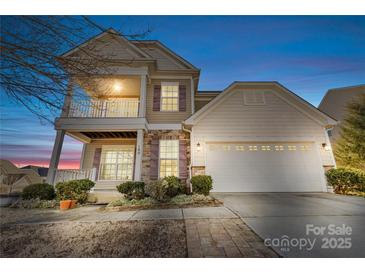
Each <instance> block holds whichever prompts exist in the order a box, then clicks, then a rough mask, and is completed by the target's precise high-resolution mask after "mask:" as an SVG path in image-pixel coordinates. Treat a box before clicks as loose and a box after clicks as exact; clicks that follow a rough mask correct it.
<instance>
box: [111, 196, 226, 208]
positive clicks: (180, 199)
mask: <svg viewBox="0 0 365 274" xmlns="http://www.w3.org/2000/svg"><path fill="white" fill-rule="evenodd" d="M221 205H222V202H221V201H219V200H217V199H215V198H213V197H211V196H205V195H201V194H193V195H186V194H180V195H177V196H175V197H173V198H171V199H170V200H169V201H167V202H159V201H157V200H156V199H153V198H151V197H146V198H144V199H140V200H136V199H132V200H129V199H127V198H122V199H119V200H116V201H113V202H111V203H109V204H108V205H107V206H106V208H105V209H106V210H134V209H149V208H181V207H199V206H221Z"/></svg>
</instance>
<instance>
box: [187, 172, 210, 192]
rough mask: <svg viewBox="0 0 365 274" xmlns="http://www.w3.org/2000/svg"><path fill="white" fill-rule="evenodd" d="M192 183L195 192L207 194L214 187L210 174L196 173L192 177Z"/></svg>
mask: <svg viewBox="0 0 365 274" xmlns="http://www.w3.org/2000/svg"><path fill="white" fill-rule="evenodd" d="M191 185H192V187H193V193H196V194H203V195H205V196H207V195H209V192H210V190H211V189H212V188H213V180H212V177H210V176H208V175H196V176H193V177H192V178H191Z"/></svg>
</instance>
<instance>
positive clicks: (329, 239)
mask: <svg viewBox="0 0 365 274" xmlns="http://www.w3.org/2000/svg"><path fill="white" fill-rule="evenodd" d="M214 196H215V197H217V198H218V199H220V200H222V201H223V202H224V205H225V206H226V207H228V208H229V209H231V210H232V211H234V212H235V213H236V214H238V215H239V216H241V217H242V219H243V220H244V222H246V224H247V225H248V226H250V227H251V228H252V229H253V230H254V231H255V232H256V233H257V234H258V235H259V236H260V237H261V238H262V239H264V241H265V243H266V244H267V245H271V246H272V247H273V248H274V249H275V250H276V251H277V252H278V253H279V254H281V255H282V256H283V257H314V258H316V257H365V199H364V198H360V197H350V196H340V195H335V194H329V193H215V194H214Z"/></svg>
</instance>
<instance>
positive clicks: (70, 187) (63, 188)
mask: <svg viewBox="0 0 365 274" xmlns="http://www.w3.org/2000/svg"><path fill="white" fill-rule="evenodd" d="M94 185H95V183H94V182H93V181H90V180H88V179H82V180H72V181H67V182H60V183H57V184H56V194H57V198H58V199H59V200H77V202H79V203H84V202H86V200H87V195H88V192H89V191H90V189H92V188H93V187H94Z"/></svg>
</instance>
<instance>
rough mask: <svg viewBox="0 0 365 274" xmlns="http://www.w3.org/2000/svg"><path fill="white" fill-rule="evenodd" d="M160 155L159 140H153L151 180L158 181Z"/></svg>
mask: <svg viewBox="0 0 365 274" xmlns="http://www.w3.org/2000/svg"><path fill="white" fill-rule="evenodd" d="M158 154H159V140H158V139H152V141H151V160H150V161H151V163H150V179H151V180H157V179H158V156H159V155H158Z"/></svg>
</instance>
